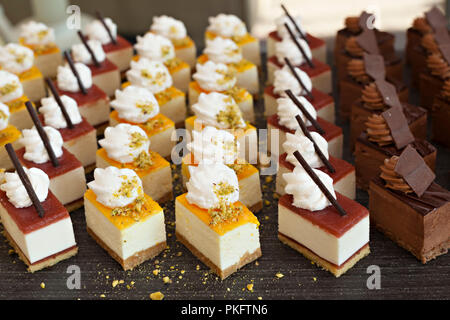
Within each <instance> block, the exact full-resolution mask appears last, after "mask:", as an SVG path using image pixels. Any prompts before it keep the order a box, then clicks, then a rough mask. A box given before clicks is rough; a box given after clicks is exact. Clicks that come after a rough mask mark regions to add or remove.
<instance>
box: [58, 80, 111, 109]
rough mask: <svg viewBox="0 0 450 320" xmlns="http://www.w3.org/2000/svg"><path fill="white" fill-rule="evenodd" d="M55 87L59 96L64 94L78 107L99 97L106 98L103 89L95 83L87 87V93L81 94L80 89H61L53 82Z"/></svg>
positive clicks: (99, 98)
mask: <svg viewBox="0 0 450 320" xmlns="http://www.w3.org/2000/svg"><path fill="white" fill-rule="evenodd" d="M55 87H56V90H57V91H58V93H59V95H60V96H62V95H64V94H65V95H66V96H69V97H71V98H72V99H74V100H75V101H76V102H77V103H78V107H84V106H86V105H87V104H91V103H93V102H95V101H98V100H101V99H104V100H107V99H108V97H107V95H106V93H105V92H103V90H101V89H100V88H99V87H97V86H96V85H95V84H93V85H92V87H90V88H89V89H87V94H83V93H82V92H81V91H77V92H70V91H64V90H61V89H60V88H59V87H58V84H55Z"/></svg>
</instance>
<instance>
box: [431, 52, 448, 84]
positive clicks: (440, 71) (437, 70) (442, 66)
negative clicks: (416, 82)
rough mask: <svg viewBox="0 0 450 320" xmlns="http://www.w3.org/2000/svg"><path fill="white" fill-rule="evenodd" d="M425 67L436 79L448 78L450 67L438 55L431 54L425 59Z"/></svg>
mask: <svg viewBox="0 0 450 320" xmlns="http://www.w3.org/2000/svg"><path fill="white" fill-rule="evenodd" d="M427 67H428V69H429V70H430V72H431V74H432V75H434V76H436V77H439V78H441V79H443V80H446V79H448V78H450V66H449V65H448V63H447V61H445V59H444V58H443V57H442V56H441V54H440V53H433V54H430V55H429V56H428V57H427Z"/></svg>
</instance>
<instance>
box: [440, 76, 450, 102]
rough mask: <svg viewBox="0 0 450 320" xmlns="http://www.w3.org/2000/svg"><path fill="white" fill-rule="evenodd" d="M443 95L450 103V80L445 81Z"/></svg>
mask: <svg viewBox="0 0 450 320" xmlns="http://www.w3.org/2000/svg"><path fill="white" fill-rule="evenodd" d="M441 95H442V97H443V98H444V99H445V100H447V101H450V79H447V80H445V82H444V85H443V86H442V90H441Z"/></svg>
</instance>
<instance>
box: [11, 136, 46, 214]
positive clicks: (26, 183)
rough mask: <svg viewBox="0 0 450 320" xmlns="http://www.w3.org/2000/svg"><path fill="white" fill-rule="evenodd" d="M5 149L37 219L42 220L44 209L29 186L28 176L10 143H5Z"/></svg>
mask: <svg viewBox="0 0 450 320" xmlns="http://www.w3.org/2000/svg"><path fill="white" fill-rule="evenodd" d="M5 149H6V152H8V155H9V158H10V159H11V162H12V163H13V164H14V167H15V168H16V171H17V174H18V175H19V178H20V180H21V181H22V184H23V186H24V187H25V190H26V191H27V193H28V196H29V197H30V199H31V202H33V206H34V208H35V209H36V211H37V213H38V215H39V217H41V218H42V217H43V216H44V213H45V212H44V208H43V207H42V204H41V202H40V201H39V198H38V197H37V195H36V192H34V189H33V186H32V185H31V182H30V179H28V176H27V175H26V174H25V171H24V170H23V168H22V165H21V164H20V161H19V159H18V158H17V154H16V152H15V151H14V149H13V147H12V145H11V143H7V144H6V145H5Z"/></svg>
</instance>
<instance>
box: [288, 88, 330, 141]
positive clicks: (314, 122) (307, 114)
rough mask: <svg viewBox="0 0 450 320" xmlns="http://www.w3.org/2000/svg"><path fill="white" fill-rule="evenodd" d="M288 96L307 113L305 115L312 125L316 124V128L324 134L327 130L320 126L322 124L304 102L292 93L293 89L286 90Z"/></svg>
mask: <svg viewBox="0 0 450 320" xmlns="http://www.w3.org/2000/svg"><path fill="white" fill-rule="evenodd" d="M284 92H285V93H286V94H287V96H288V97H289V98H290V99H291V100H292V102H293V103H294V104H295V105H296V106H297V107H298V108H299V109H300V111H301V112H302V113H303V114H304V115H305V117H306V118H307V119H308V120H309V122H311V123H312V125H313V126H314V128H316V130H317V131H318V132H319V133H320V134H322V135H323V134H324V133H325V130H323V129H322V127H321V126H320V124H319V123H318V122H317V120H316V119H314V117H313V116H312V115H311V114H310V113H309V112H308V110H306V109H305V107H304V106H303V104H302V103H301V102H300V101H298V99H297V97H296V96H295V95H294V94H293V93H292V91H291V90H289V89H288V90H285V91H284Z"/></svg>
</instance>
